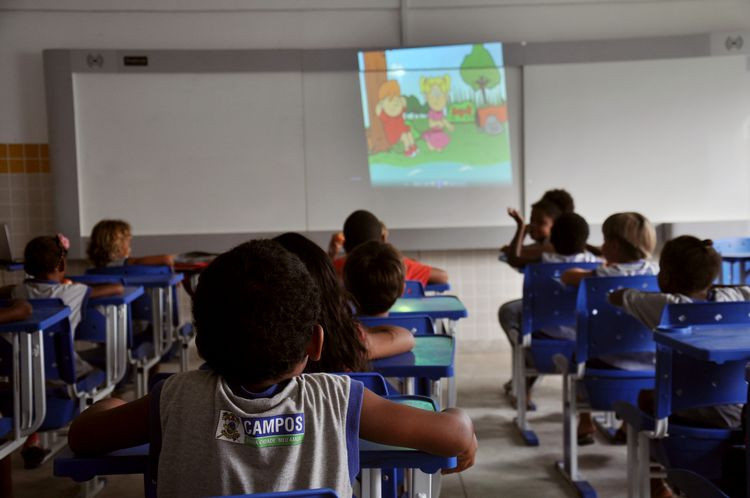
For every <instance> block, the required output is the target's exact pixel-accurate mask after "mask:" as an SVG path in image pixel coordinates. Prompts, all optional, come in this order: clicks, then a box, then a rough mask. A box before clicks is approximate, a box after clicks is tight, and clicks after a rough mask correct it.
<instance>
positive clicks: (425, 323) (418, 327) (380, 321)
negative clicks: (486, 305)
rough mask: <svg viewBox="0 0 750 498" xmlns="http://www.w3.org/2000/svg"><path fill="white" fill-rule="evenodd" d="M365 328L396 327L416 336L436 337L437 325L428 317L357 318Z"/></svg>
mask: <svg viewBox="0 0 750 498" xmlns="http://www.w3.org/2000/svg"><path fill="white" fill-rule="evenodd" d="M357 320H359V321H360V322H361V323H362V325H364V326H365V327H377V326H382V325H395V326H398V327H403V328H405V329H406V330H409V331H410V332H411V333H412V334H414V335H435V324H434V323H433V322H432V318H430V317H429V316H427V315H414V316H402V317H401V316H383V317H371V316H359V317H357Z"/></svg>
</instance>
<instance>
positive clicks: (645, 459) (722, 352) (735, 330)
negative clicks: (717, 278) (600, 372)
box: [618, 323, 750, 496]
mask: <svg viewBox="0 0 750 498" xmlns="http://www.w3.org/2000/svg"><path fill="white" fill-rule="evenodd" d="M654 341H655V342H656V343H657V345H658V346H659V347H660V348H661V349H660V352H659V355H658V356H657V379H656V380H657V394H658V393H659V392H660V391H661V392H669V391H670V389H669V385H671V384H672V383H673V382H674V380H673V379H672V378H671V377H672V375H668V374H666V373H663V374H662V375H659V374H660V362H661V359H662V353H663V352H665V351H669V350H671V351H673V352H676V353H678V354H680V355H684V356H685V357H689V358H693V359H695V360H698V361H702V362H711V363H714V364H717V365H722V364H727V363H731V362H735V363H737V362H745V361H748V360H750V324H745V323H742V324H707V325H692V326H688V327H676V328H671V329H663V330H657V331H656V332H655V333H654ZM667 361H668V362H669V363H670V364H671V362H672V360H671V359H669V360H667ZM705 375H706V376H708V377H710V378H714V377H713V376H714V375H716V374H714V373H711V372H707V373H706V374H705ZM724 381H725V379H720V380H718V381H717V382H718V384H715V385H714V387H715V388H716V389H719V390H720V389H725V387H724V386H723V384H724ZM661 384H664V385H663V386H662V385H661ZM730 389H731V388H730ZM667 398H668V396H667ZM726 402H727V401H726V400H723V401H722V400H719V401H718V402H717V403H716V404H722V403H726ZM623 408H624V409H618V412H621V411H622V412H629V413H623V414H625V415H626V417H625V418H626V421H628V487H629V490H628V496H646V495H647V492H648V487H649V482H648V481H649V469H648V467H649V436H650V435H652V436H654V437H656V438H661V437H664V436H665V435H666V433H667V427H668V426H667V424H668V422H667V416H668V415H669V414H670V412H671V406H669V404H668V403H667V404H666V405H665V404H664V403H662V402H661V401H660V400H657V406H656V410H657V413H656V417H655V418H654V419H651V418H650V417H643V416H641V415H640V414H639V413H636V412H640V410H638V409H637V408H635V407H632V406H631V405H628V407H623ZM660 410H661V411H664V410H666V413H661V412H660ZM634 424H635V425H634ZM698 430H700V429H698ZM643 431H646V432H643ZM704 431H706V432H707V431H709V430H704Z"/></svg>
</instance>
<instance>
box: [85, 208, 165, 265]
mask: <svg viewBox="0 0 750 498" xmlns="http://www.w3.org/2000/svg"><path fill="white" fill-rule="evenodd" d="M132 239H133V236H132V232H131V229H130V224H129V223H128V222H127V221H122V220H101V221H100V222H99V223H97V224H96V225H95V226H94V229H93V230H92V231H91V239H90V240H89V245H88V248H87V249H86V254H87V255H88V257H89V259H90V260H91V263H93V265H94V266H95V267H96V268H104V267H107V266H123V265H154V266H159V265H164V266H169V267H173V266H174V258H175V257H174V254H157V255H154V256H142V257H140V258H133V257H131V256H130V241H131V240H132Z"/></svg>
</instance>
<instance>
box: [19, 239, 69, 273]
mask: <svg viewBox="0 0 750 498" xmlns="http://www.w3.org/2000/svg"><path fill="white" fill-rule="evenodd" d="M67 255H68V251H67V249H65V247H64V246H63V243H62V241H61V240H60V237H59V236H42V237H36V238H34V239H32V240H31V241H29V243H28V244H26V248H25V249H24V251H23V269H24V271H25V272H26V273H28V274H29V275H31V276H32V277H39V276H41V275H45V274H47V273H52V272H54V271H55V270H57V269H58V268H59V267H60V263H62V262H63V261H64V260H65V256H67Z"/></svg>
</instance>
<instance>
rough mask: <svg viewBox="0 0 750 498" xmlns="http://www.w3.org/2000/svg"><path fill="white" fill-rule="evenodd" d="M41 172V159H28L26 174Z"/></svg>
mask: <svg viewBox="0 0 750 498" xmlns="http://www.w3.org/2000/svg"><path fill="white" fill-rule="evenodd" d="M40 171H41V166H40V161H39V159H26V173H39V172H40Z"/></svg>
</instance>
